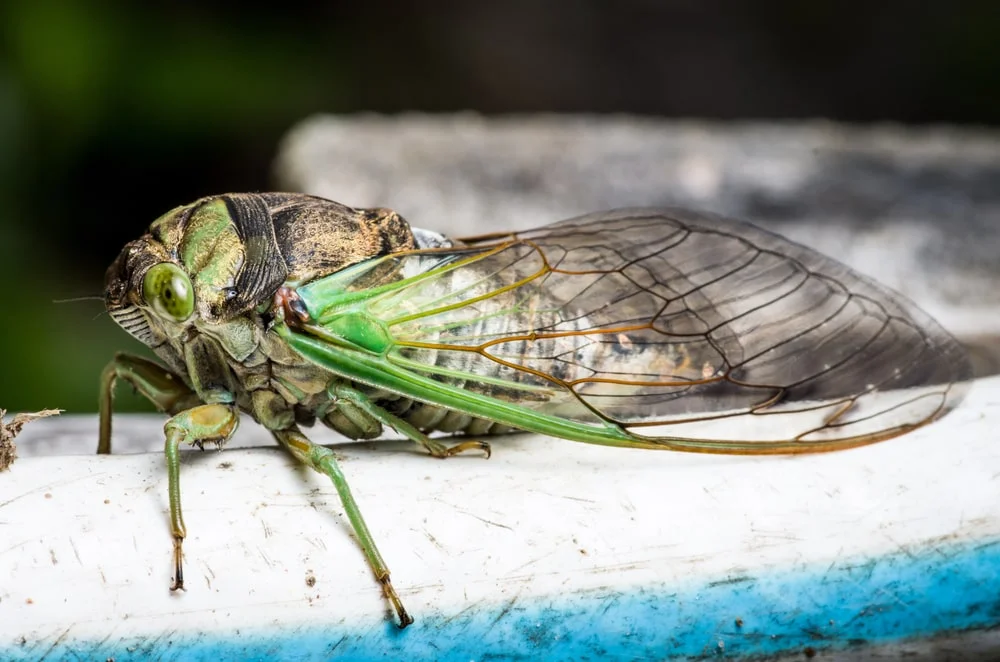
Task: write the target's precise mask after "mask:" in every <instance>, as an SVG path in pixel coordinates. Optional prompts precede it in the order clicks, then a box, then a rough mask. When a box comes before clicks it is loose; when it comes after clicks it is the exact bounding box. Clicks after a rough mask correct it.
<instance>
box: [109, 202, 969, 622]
mask: <svg viewBox="0 0 1000 662" xmlns="http://www.w3.org/2000/svg"><path fill="white" fill-rule="evenodd" d="M105 299H106V304H107V308H108V311H109V312H110V315H111V317H112V318H113V319H114V320H115V322H117V323H118V324H119V325H120V326H121V327H122V328H123V329H124V330H125V331H127V332H128V333H130V334H131V335H132V336H134V337H135V338H137V339H139V340H140V341H141V342H143V343H145V344H146V345H147V346H149V347H150V348H152V350H153V352H154V353H155V354H156V355H157V356H158V357H159V359H160V360H161V361H162V364H159V363H156V362H153V361H150V360H147V359H144V358H139V357H135V356H128V355H118V356H117V357H115V359H114V360H113V361H112V362H111V363H110V365H109V366H108V367H107V369H106V370H105V371H104V373H103V375H102V380H101V401H100V421H101V422H100V425H101V429H100V441H99V448H98V452H100V453H107V452H110V447H111V408H112V394H113V389H114V385H115V382H116V381H117V380H119V379H123V380H125V381H126V382H129V383H131V384H132V385H133V386H134V387H135V388H136V389H137V390H138V391H139V392H140V393H142V394H143V395H144V396H145V397H147V398H149V400H151V401H152V402H153V403H154V405H155V406H156V407H157V408H159V409H160V410H162V411H163V412H166V413H167V414H169V415H170V418H169V419H168V420H167V422H166V424H165V426H164V430H165V436H166V444H165V449H166V451H165V452H166V460H167V462H166V463H167V471H168V477H169V481H168V482H169V503H170V521H171V530H172V533H173V539H174V553H173V565H174V579H173V584H172V588H173V589H179V588H182V587H183V585H184V576H183V569H182V543H183V541H184V537H185V526H184V520H183V517H182V513H181V495H180V487H179V464H178V449H179V447H180V446H181V445H183V444H194V445H198V446H201V445H202V444H204V443H206V442H215V443H217V444H219V445H220V446H221V445H222V444H223V443H225V441H226V440H227V439H228V438H229V437H230V436H231V435H232V434H233V432H234V431H235V430H236V427H237V423H238V421H239V413H240V412H245V413H246V414H249V415H250V416H251V417H252V418H253V419H254V420H256V421H257V422H258V423H259V424H261V425H263V426H264V427H266V428H267V429H268V430H270V431H271V432H272V434H273V435H274V437H275V439H277V441H278V442H279V443H280V444H281V445H282V446H284V447H285V448H287V449H288V450H289V451H290V452H291V453H292V455H294V456H295V457H296V458H298V459H299V460H301V461H302V462H303V463H305V464H306V465H308V466H310V467H312V468H313V469H315V470H316V471H318V472H320V473H322V474H324V475H326V476H328V477H329V478H330V479H331V480H332V482H333V485H334V486H335V488H336V490H337V492H338V494H339V496H340V499H341V501H342V503H343V506H344V509H345V512H346V514H347V517H348V519H349V520H350V522H351V524H352V526H353V528H354V530H355V532H356V533H357V536H358V539H359V541H360V544H361V547H362V548H363V549H364V553H365V555H366V557H367V559H368V562H369V563H370V564H371V567H372V569H373V570H374V573H375V575H376V577H377V578H378V581H379V582H380V583H381V585H382V587H383V591H384V593H385V595H386V598H387V599H388V600H389V601H390V602H391V604H392V606H393V608H394V609H395V612H396V614H397V616H398V619H399V625H400V626H401V627H405V626H406V625H408V624H409V623H411V622H412V618H411V617H410V616H409V614H408V613H407V612H406V610H405V609H404V607H403V605H402V603H401V601H400V599H399V597H398V596H397V594H396V592H395V590H394V589H393V587H392V583H391V581H390V579H389V569H388V567H387V565H386V564H385V562H384V561H383V560H382V556H381V554H380V553H379V551H378V548H377V546H376V544H375V540H374V538H373V536H372V535H371V533H370V532H369V529H368V526H367V525H366V523H365V520H364V518H363V517H362V514H361V510H360V509H359V507H358V505H357V503H356V502H355V500H354V497H353V496H352V494H351V491H350V489H349V487H348V483H347V480H346V479H345V477H344V474H343V473H342V471H341V469H340V467H339V465H338V463H337V459H336V457H335V456H334V454H333V452H332V451H331V450H330V449H328V448H326V447H324V446H320V445H317V444H314V443H312V442H311V441H310V440H309V439H308V438H307V437H306V436H305V435H304V434H303V432H302V428H303V427H308V426H311V425H313V424H314V423H316V422H317V421H318V422H320V423H322V424H324V425H326V426H329V427H330V428H333V429H334V430H336V431H337V432H340V433H342V434H344V435H346V436H347V437H350V438H353V439H370V438H375V437H378V436H379V435H381V434H382V432H383V429H384V428H385V427H386V426H387V427H389V428H392V429H394V430H395V431H396V432H398V433H400V434H402V435H404V436H406V437H408V438H409V439H411V440H413V441H414V442H416V443H417V444H419V445H420V446H421V447H423V449H424V450H426V451H427V452H428V453H429V454H430V455H432V456H434V457H439V458H445V457H451V456H453V455H456V454H458V453H464V452H467V451H479V452H482V453H484V454H485V455H486V456H487V457H488V456H489V453H490V445H489V443H488V441H486V440H485V439H484V438H485V437H487V436H488V435H491V434H496V433H506V432H512V431H530V432H535V433H540V434H545V435H551V436H555V437H561V438H565V439H569V440H573V441H581V442H587V443H593V444H603V445H608V446H621V447H626V448H644V449H663V450H674V451H690V452H697V453H739V454H780V453H808V452H816V451H832V450H837V449H845V448H851V447H854V446H861V445H863V444H869V443H872V442H876V441H880V440H884V439H888V438H890V437H893V436H896V435H899V434H901V433H904V432H907V431H909V430H912V429H914V428H916V427H918V426H921V425H923V424H925V423H928V422H929V421H931V420H933V419H935V418H936V417H938V416H940V415H942V414H944V413H945V412H947V411H948V410H950V409H951V408H953V407H954V406H955V405H956V404H957V403H958V402H959V400H960V399H961V397H962V394H963V392H964V390H965V387H966V384H967V382H968V381H969V380H970V377H971V367H970V363H969V361H968V359H967V356H966V353H965V351H964V350H963V348H962V346H961V345H960V344H959V343H958V342H957V341H956V340H955V339H954V338H953V337H952V336H951V335H949V334H948V333H947V332H946V331H945V330H944V329H942V328H941V326H939V325H938V324H937V323H936V322H935V321H934V320H932V319H931V318H930V317H929V316H928V315H927V314H925V313H924V312H922V311H921V310H919V309H918V308H917V307H916V306H915V305H914V304H912V303H910V302H909V301H907V300H906V299H904V298H903V297H902V296H900V295H899V294H896V293H895V292H893V291H891V290H890V289H888V288H886V287H884V286H882V285H879V284H877V283H875V282H873V281H872V280H870V279H868V278H866V277H864V276H862V275H860V274H858V273H856V272H854V271H852V270H851V269H849V268H848V267H846V266H844V265H842V264H840V263H838V262H837V261H835V260H833V259H831V258H829V257H825V256H823V255H821V254H819V253H817V252H815V251H813V250H811V249H809V248H806V247H804V246H801V245H799V244H796V243H793V242H791V241H789V240H787V239H784V238H782V237H780V236H778V235H775V234H771V233H770V232H767V231H765V230H762V229H760V228H757V227H755V226H753V225H750V224H748V223H744V222H741V221H737V220H732V219H728V218H724V217H721V216H716V215H712V214H707V213H699V212H694V211H688V210H683V209H672V208H663V209H622V210H615V211H610V212H603V213H597V214H592V215H587V216H581V217H578V218H572V219H569V220H565V221H562V222H559V223H555V224H553V225H549V226H547V227H542V228H539V229H535V230H529V231H525V232H510V233H497V234H491V235H485V236H478V237H471V238H463V239H450V238H448V237H445V236H443V235H441V234H438V233H436V232H433V231H430V230H424V229H420V228H416V227H411V226H410V225H409V224H408V223H407V222H406V221H405V220H404V219H403V218H402V217H401V216H400V215H399V214H397V213H396V212H394V211H391V210H389V209H354V208H351V207H347V206H345V205H342V204H339V203H337V202H333V201H330V200H326V199H322V198H319V197H314V196H309V195H303V194H296V193H265V194H228V195H219V196H213V197H207V198H203V199H201V200H198V201H196V202H194V203H192V204H189V205H185V206H181V207H177V208H176V209H173V210H171V211H169V212H167V213H166V214H164V215H163V216H161V217H160V218H159V219H157V220H156V221H155V222H153V224H152V225H151V226H150V227H149V229H148V231H147V233H146V234H144V235H143V236H142V237H140V238H139V239H137V240H135V241H133V242H131V243H129V244H127V245H126V246H125V248H124V249H123V250H122V252H121V254H120V255H119V256H118V258H117V259H116V260H115V261H114V263H113V264H112V265H111V267H110V268H109V270H108V272H107V279H106V290H105ZM436 432H441V433H454V434H456V435H460V436H459V438H458V439H456V440H455V441H454V442H453V443H449V442H448V441H447V438H446V437H442V435H435V436H431V435H432V434H433V433H436Z"/></svg>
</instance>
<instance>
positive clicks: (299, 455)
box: [272, 427, 413, 629]
mask: <svg viewBox="0 0 1000 662" xmlns="http://www.w3.org/2000/svg"><path fill="white" fill-rule="evenodd" d="M272 434H274V437H275V439H277V440H278V442H279V443H280V444H281V445H282V446H284V447H285V448H287V449H288V451H289V452H290V453H291V454H292V455H294V456H295V458H296V459H298V460H299V461H300V462H302V463H303V464H305V465H307V466H309V467H312V468H313V469H315V470H316V471H318V472H319V473H321V474H323V475H325V476H327V477H328V478H329V479H330V480H331V481H332V482H333V486H334V488H336V490H337V494H338V495H339V496H340V502H341V504H343V506H344V512H345V513H346V514H347V519H348V520H349V521H350V522H351V526H352V527H353V528H354V533H355V535H356V536H357V537H358V542H359V543H361V549H362V550H363V551H364V553H365V557H366V558H367V559H368V565H369V566H371V569H372V572H373V573H375V579H377V580H378V582H379V584H381V585H382V592H383V594H384V595H385V597H386V599H387V600H389V603H390V604H391V605H392V608H393V609H394V610H395V612H396V616H397V618H398V619H399V623H398V625H399V627H400V629H402V628H405V627H406V626H407V625H410V624H411V623H413V617H412V616H410V614H409V613H408V612H407V611H406V608H405V607H403V602H402V600H400V599H399V595H398V594H397V593H396V589H394V588H393V586H392V581H391V580H390V579H389V567H388V566H387V565H386V564H385V561H383V560H382V554H380V553H379V551H378V547H377V546H376V545H375V539H374V538H372V534H371V532H370V531H369V530H368V525H367V524H366V523H365V519H364V517H363V516H362V515H361V509H360V508H358V504H357V502H356V501H355V500H354V495H353V494H351V488H350V486H348V484H347V478H345V477H344V473H343V471H341V469H340V464H339V463H338V462H337V457H336V456H335V455H334V454H333V451H331V450H330V449H329V448H325V447H323V446H318V445H316V444H314V443H313V442H311V441H309V439H308V438H307V437H306V436H305V435H304V434H302V432H301V431H300V430H299V429H298V428H297V427H293V428H289V429H287V430H274V431H272Z"/></svg>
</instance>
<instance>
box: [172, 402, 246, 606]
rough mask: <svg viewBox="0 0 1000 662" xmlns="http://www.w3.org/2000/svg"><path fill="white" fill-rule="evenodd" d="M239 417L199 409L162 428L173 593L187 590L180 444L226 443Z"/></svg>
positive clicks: (220, 409)
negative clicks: (172, 563)
mask: <svg viewBox="0 0 1000 662" xmlns="http://www.w3.org/2000/svg"><path fill="white" fill-rule="evenodd" d="M239 422H240V417H239V415H238V414H237V413H236V409H235V408H234V407H233V406H232V405H225V404H211V405H199V406H197V407H193V408H191V409H188V410H187V411H183V412H181V413H179V414H177V415H176V416H174V417H173V418H171V419H170V420H168V421H167V423H166V424H165V425H164V426H163V431H164V432H165V433H166V436H167V441H166V444H164V447H163V452H164V454H165V455H166V458H167V481H168V485H169V494H170V532H171V533H172V534H173V536H174V582H173V584H172V585H171V586H170V590H171V591H176V590H178V589H181V590H182V589H183V588H184V569H183V551H182V549H181V546H182V545H183V543H184V538H185V536H187V529H185V528H184V515H183V513H182V512H181V484H180V473H181V472H180V465H181V463H180V454H179V452H178V447H179V446H180V445H181V444H184V443H188V444H198V445H201V444H203V443H205V442H206V441H215V442H218V443H220V444H221V443H223V442H225V441H226V440H228V439H229V437H231V436H232V435H233V433H234V432H235V431H236V427H237V426H238V425H239Z"/></svg>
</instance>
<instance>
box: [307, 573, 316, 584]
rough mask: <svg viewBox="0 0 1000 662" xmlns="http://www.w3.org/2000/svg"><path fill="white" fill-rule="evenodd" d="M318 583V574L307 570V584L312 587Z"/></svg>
mask: <svg viewBox="0 0 1000 662" xmlns="http://www.w3.org/2000/svg"><path fill="white" fill-rule="evenodd" d="M315 585H316V575H314V574H313V573H312V570H308V571H306V586H308V587H309V588H312V587H313V586H315Z"/></svg>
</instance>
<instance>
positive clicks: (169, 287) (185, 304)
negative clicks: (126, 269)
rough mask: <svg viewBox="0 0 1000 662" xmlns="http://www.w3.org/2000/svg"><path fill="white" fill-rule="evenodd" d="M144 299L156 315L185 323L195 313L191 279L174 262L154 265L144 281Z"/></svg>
mask: <svg viewBox="0 0 1000 662" xmlns="http://www.w3.org/2000/svg"><path fill="white" fill-rule="evenodd" d="M142 298H143V299H145V300H146V304H147V305H149V306H150V307H151V308H152V309H153V310H154V311H156V313H157V314H158V315H160V316H162V317H168V318H170V319H172V320H174V321H176V322H183V321H184V320H186V319H187V318H189V317H191V313H193V312H194V290H193V288H192V287H191V279H190V278H188V277H187V274H185V273H184V272H183V271H181V268H180V267H178V266H177V265H176V264H174V263H173V262H161V263H159V264H156V265H153V266H152V267H150V268H149V271H147V272H146V276H145V277H144V278H143V279H142Z"/></svg>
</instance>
